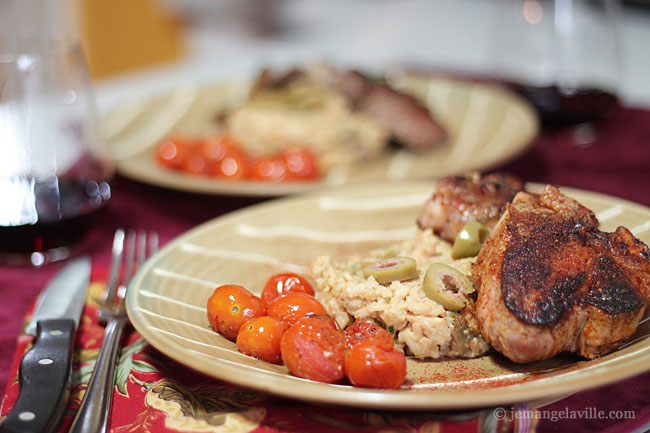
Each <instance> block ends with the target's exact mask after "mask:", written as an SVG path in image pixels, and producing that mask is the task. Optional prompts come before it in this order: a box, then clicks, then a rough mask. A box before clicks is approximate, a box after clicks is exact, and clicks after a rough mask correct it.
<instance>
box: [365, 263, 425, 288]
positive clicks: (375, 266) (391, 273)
mask: <svg viewBox="0 0 650 433" xmlns="http://www.w3.org/2000/svg"><path fill="white" fill-rule="evenodd" d="M370 276H373V277H374V278H375V280H377V282H378V283H379V284H384V283H389V282H391V281H396V280H397V281H406V280H410V279H412V278H415V277H416V276H417V268H416V266H415V260H413V259H412V258H410V257H391V258H389V259H383V260H379V261H377V262H374V263H372V264H370V265H368V266H366V267H364V268H363V277H364V278H369V277H370Z"/></svg>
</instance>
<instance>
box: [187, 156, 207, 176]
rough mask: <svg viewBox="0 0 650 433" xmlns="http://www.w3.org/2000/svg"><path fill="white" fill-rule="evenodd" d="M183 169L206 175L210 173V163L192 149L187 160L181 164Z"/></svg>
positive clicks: (191, 172)
mask: <svg viewBox="0 0 650 433" xmlns="http://www.w3.org/2000/svg"><path fill="white" fill-rule="evenodd" d="M181 170H183V171H184V172H185V173H189V174H193V175H204V174H207V173H208V164H207V162H206V160H205V158H203V156H201V155H200V154H199V153H197V152H196V151H195V150H190V152H189V154H188V155H187V157H186V158H185V161H183V163H182V164H181Z"/></svg>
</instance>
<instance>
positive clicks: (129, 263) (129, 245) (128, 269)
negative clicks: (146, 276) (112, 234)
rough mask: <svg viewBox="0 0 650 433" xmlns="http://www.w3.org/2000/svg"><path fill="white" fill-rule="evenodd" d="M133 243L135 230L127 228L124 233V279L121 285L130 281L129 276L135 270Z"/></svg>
mask: <svg viewBox="0 0 650 433" xmlns="http://www.w3.org/2000/svg"><path fill="white" fill-rule="evenodd" d="M135 243H136V233H135V230H129V231H128V233H127V235H126V258H125V263H124V266H125V270H124V280H123V282H122V286H124V287H126V286H128V284H129V282H130V281H131V277H133V274H134V272H135Z"/></svg>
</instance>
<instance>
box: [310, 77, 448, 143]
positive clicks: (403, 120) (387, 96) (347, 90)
mask: <svg viewBox="0 0 650 433" xmlns="http://www.w3.org/2000/svg"><path fill="white" fill-rule="evenodd" d="M309 74H310V75H311V76H313V77H316V78H317V79H319V80H322V81H324V82H327V83H329V84H330V85H333V86H334V87H336V88H337V89H339V90H340V91H341V92H342V93H343V94H344V95H345V96H346V97H347V98H348V99H349V100H350V102H351V103H352V104H353V106H354V107H355V108H356V109H357V110H359V111H360V112H361V113H363V114H365V115H367V116H368V117H370V118H371V119H372V120H374V121H375V122H376V123H378V124H379V125H381V126H383V127H384V128H385V129H386V130H388V132H389V133H390V134H391V136H392V137H393V138H394V139H395V141H396V142H397V143H398V144H400V145H402V146H404V147H406V148H409V149H411V150H416V151H421V150H429V149H432V148H435V147H437V146H439V145H440V144H442V142H443V141H444V140H445V138H446V136H447V134H446V132H445V130H444V128H443V127H442V126H441V125H440V124H438V122H436V121H435V119H434V118H433V116H432V114H431V112H430V111H429V109H428V108H427V107H426V106H424V104H422V103H421V102H420V101H418V100H417V99H416V98H414V97H413V96H411V95H408V94H406V93H402V92H399V91H397V90H395V89H393V88H391V87H390V86H388V85H387V84H385V83H382V82H376V81H372V80H370V79H369V78H367V77H366V76H364V75H363V74H361V73H360V72H357V71H354V70H338V69H335V68H332V67H330V66H327V65H317V66H313V67H312V68H310V69H309Z"/></svg>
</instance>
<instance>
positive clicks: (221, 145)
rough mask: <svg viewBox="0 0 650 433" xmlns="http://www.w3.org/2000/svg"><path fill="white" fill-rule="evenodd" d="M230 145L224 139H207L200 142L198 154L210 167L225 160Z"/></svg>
mask: <svg viewBox="0 0 650 433" xmlns="http://www.w3.org/2000/svg"><path fill="white" fill-rule="evenodd" d="M231 146H232V144H231V143H230V142H229V141H228V140H227V139H225V138H224V137H209V138H205V139H203V140H201V142H200V143H199V146H198V152H199V153H200V154H201V155H202V156H203V158H205V160H206V161H207V162H208V164H210V165H214V164H216V163H218V162H219V161H221V160H222V159H224V158H225V156H226V154H228V151H229V150H230V147H231Z"/></svg>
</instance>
